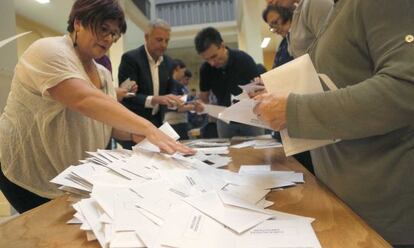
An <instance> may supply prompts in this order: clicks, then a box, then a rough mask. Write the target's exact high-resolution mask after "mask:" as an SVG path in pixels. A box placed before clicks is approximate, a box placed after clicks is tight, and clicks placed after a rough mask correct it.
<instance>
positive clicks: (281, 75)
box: [206, 54, 338, 156]
mask: <svg viewBox="0 0 414 248" xmlns="http://www.w3.org/2000/svg"><path fill="white" fill-rule="evenodd" d="M298 72H300V73H298ZM321 76H322V75H321ZM323 76H324V82H325V83H327V85H328V86H331V90H334V88H333V87H335V86H334V84H333V83H328V82H330V79H329V78H327V76H326V75H323ZM261 78H262V80H263V83H264V86H265V87H266V90H267V92H269V93H274V94H277V95H279V96H288V95H289V94H290V93H296V94H312V93H318V92H323V88H322V85H321V82H320V80H319V76H318V74H317V72H316V70H315V68H314V66H313V64H312V61H311V59H310V57H309V55H308V54H305V55H303V56H301V57H299V58H296V59H294V60H292V61H290V62H289V63H286V64H284V65H282V66H279V67H277V68H274V69H273V70H271V71H268V72H266V73H264V74H262V75H261ZM254 85H255V84H252V85H247V86H246V87H244V89H243V90H244V91H250V90H252V89H251V88H249V87H253V86H254ZM240 99H241V100H240V101H239V102H238V103H236V104H233V105H232V106H230V107H228V108H224V107H221V108H215V109H214V111H212V112H211V113H210V112H209V111H210V109H207V110H206V111H207V113H208V114H210V115H213V116H215V117H218V118H219V119H221V120H223V121H225V122H229V121H235V122H239V123H243V124H247V125H251V126H256V127H261V128H265V129H271V128H270V127H269V126H268V125H267V124H265V123H264V122H262V121H261V120H259V119H258V117H257V116H256V115H255V114H254V113H253V108H254V107H255V105H256V104H257V102H256V101H255V100H253V99H249V98H246V97H240ZM223 108H224V109H223ZM280 135H281V138H282V143H283V149H284V151H285V154H286V156H291V155H294V154H297V153H300V152H304V151H309V150H313V149H316V148H318V147H321V146H326V145H329V144H332V143H335V142H338V140H311V139H297V138H291V137H289V135H288V132H287V129H284V130H281V131H280Z"/></svg>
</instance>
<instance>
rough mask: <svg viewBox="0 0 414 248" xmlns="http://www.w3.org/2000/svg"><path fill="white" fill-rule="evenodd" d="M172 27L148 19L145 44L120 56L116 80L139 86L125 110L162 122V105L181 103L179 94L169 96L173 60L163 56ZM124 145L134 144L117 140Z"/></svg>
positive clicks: (159, 21) (160, 21)
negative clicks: (131, 81) (132, 81)
mask: <svg viewBox="0 0 414 248" xmlns="http://www.w3.org/2000/svg"><path fill="white" fill-rule="evenodd" d="M170 32H171V28H170V25H169V24H168V23H166V22H165V21H163V20H161V19H157V20H154V21H151V22H150V23H149V28H148V31H147V32H146V33H145V45H142V46H140V47H138V48H136V49H134V50H131V51H128V52H126V53H125V54H124V55H122V59H121V64H120V66H119V72H118V79H119V82H123V81H125V80H126V79H128V78H129V79H131V80H134V81H135V82H136V83H137V85H138V92H137V93H136V96H134V97H129V98H125V99H124V100H123V101H122V104H123V105H125V106H126V107H127V108H128V109H130V110H131V111H133V112H134V113H136V114H137V115H140V116H142V117H144V118H146V119H147V120H149V121H151V122H152V123H153V124H154V125H156V126H160V125H161V124H162V119H163V114H164V109H165V106H169V107H173V106H177V105H181V104H183V102H182V101H181V100H180V99H179V97H178V96H175V95H172V94H170V93H171V90H172V86H173V83H172V80H173V79H172V75H171V74H172V60H171V59H170V58H169V57H167V56H165V55H164V52H165V50H166V49H167V46H168V42H169V40H170ZM120 143H121V145H122V146H123V147H124V148H131V147H132V146H133V145H134V143H132V142H130V141H127V142H123V141H121V142H120Z"/></svg>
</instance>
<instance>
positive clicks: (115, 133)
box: [112, 128, 132, 140]
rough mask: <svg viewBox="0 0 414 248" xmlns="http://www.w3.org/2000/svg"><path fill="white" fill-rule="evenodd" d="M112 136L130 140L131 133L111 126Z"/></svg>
mask: <svg viewBox="0 0 414 248" xmlns="http://www.w3.org/2000/svg"><path fill="white" fill-rule="evenodd" d="M112 138H115V139H117V140H132V134H131V133H128V132H125V131H122V130H119V129H115V128H112Z"/></svg>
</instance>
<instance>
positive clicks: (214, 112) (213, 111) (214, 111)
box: [200, 104, 226, 119]
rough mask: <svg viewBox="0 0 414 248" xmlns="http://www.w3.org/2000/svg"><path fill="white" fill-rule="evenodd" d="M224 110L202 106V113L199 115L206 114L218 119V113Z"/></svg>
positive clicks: (218, 107) (209, 105)
mask: <svg viewBox="0 0 414 248" xmlns="http://www.w3.org/2000/svg"><path fill="white" fill-rule="evenodd" d="M224 109H226V107H224V106H219V105H213V104H204V111H203V112H201V113H200V114H208V115H209V116H211V117H214V118H216V119H218V118H219V115H220V113H221V112H223V110H224Z"/></svg>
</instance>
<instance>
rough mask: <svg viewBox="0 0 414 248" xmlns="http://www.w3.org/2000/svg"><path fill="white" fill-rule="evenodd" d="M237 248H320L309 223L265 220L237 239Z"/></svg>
mask: <svg viewBox="0 0 414 248" xmlns="http://www.w3.org/2000/svg"><path fill="white" fill-rule="evenodd" d="M236 246H237V248H251V247H262V248H278V247H280V248H286V247H295V248H320V247H321V245H320V243H319V241H318V239H317V237H316V235H315V232H314V230H313V229H312V225H311V223H309V222H307V221H298V220H278V219H271V220H266V221H264V222H263V223H261V224H259V225H258V226H256V227H254V228H252V229H251V230H249V231H247V232H246V233H244V234H243V235H241V236H238V237H237V242H236Z"/></svg>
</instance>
